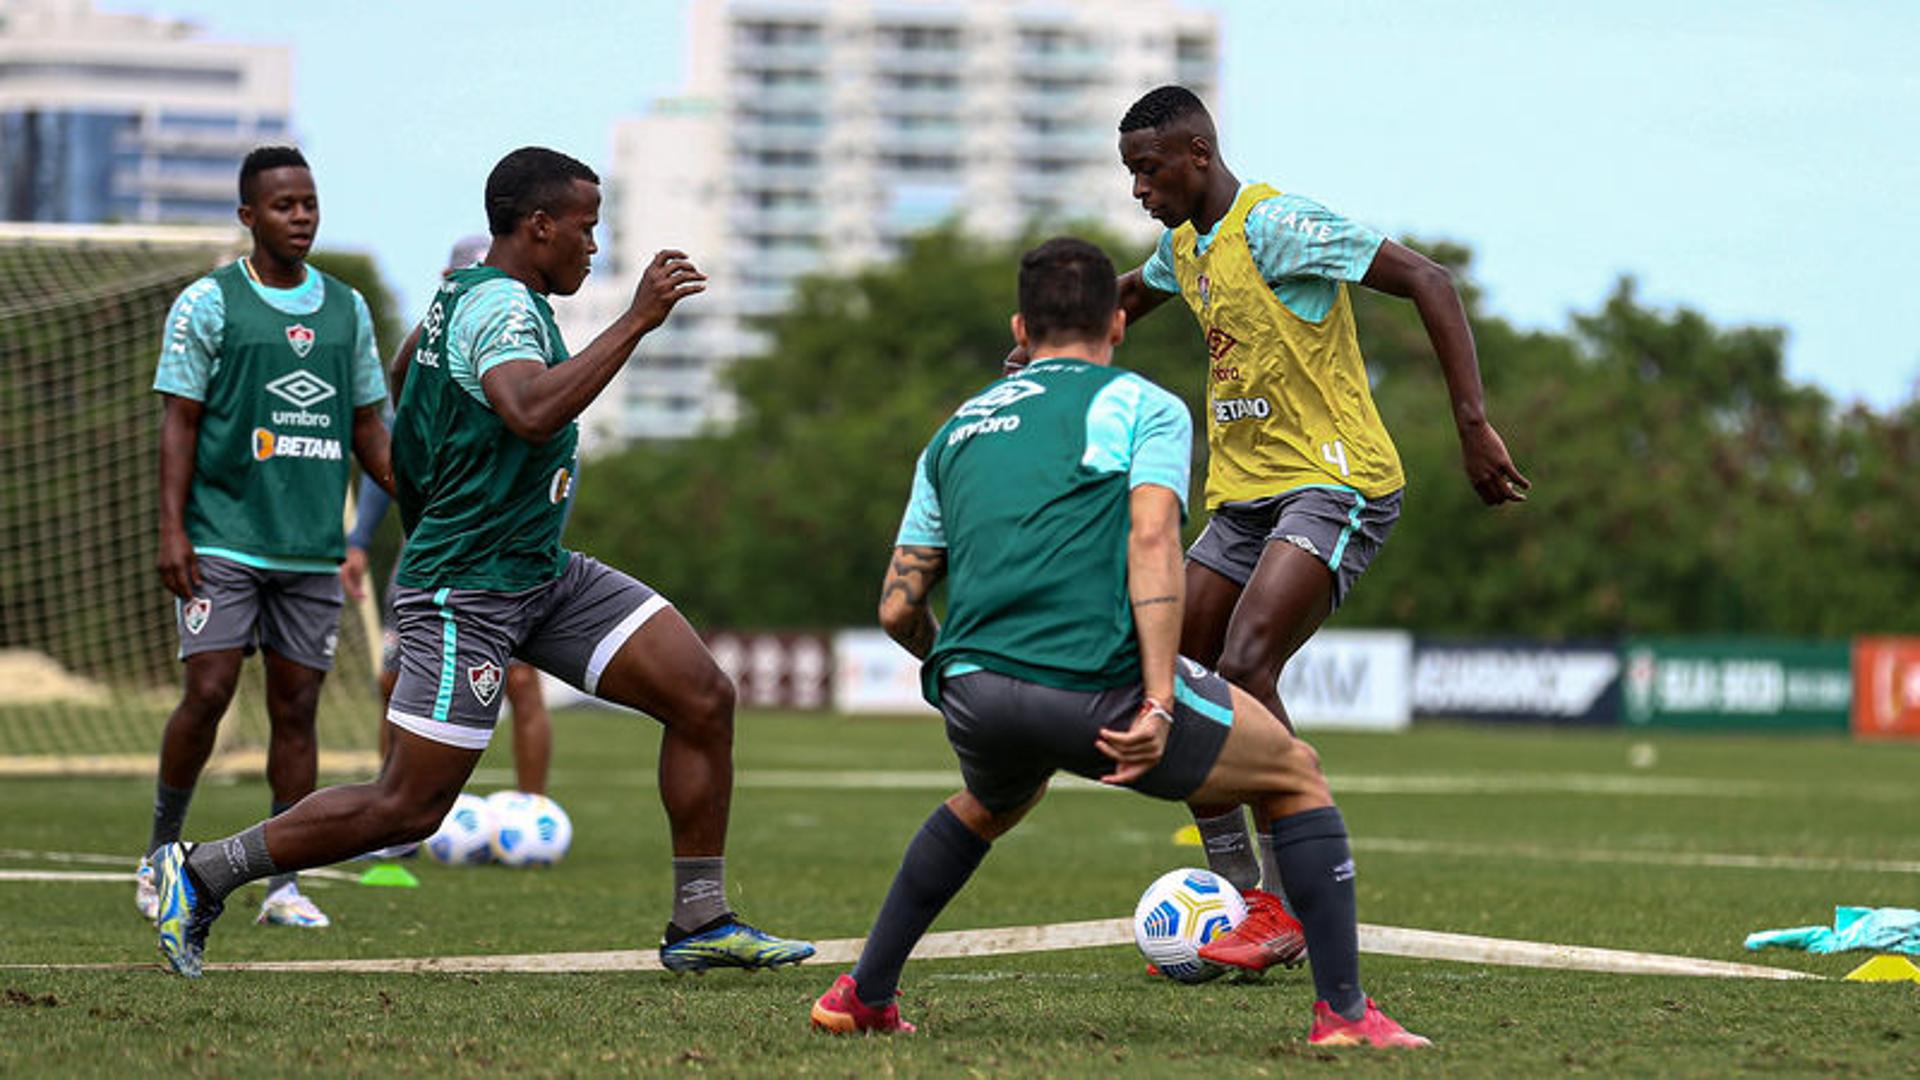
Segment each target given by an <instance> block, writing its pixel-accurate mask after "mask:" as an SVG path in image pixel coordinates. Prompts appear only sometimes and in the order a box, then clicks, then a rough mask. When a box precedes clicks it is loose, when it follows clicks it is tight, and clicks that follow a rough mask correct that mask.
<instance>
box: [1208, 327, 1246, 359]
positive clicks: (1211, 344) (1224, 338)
mask: <svg viewBox="0 0 1920 1080" xmlns="http://www.w3.org/2000/svg"><path fill="white" fill-rule="evenodd" d="M1238 344H1240V341H1239V339H1238V338H1236V337H1234V336H1233V335H1232V334H1229V333H1227V332H1226V331H1225V330H1222V329H1220V328H1219V327H1217V326H1216V327H1214V328H1213V329H1211V330H1208V331H1207V355H1208V356H1211V357H1212V358H1213V362H1214V363H1216V364H1217V363H1219V362H1220V361H1221V360H1222V359H1224V358H1225V357H1226V355H1227V354H1228V353H1230V352H1232V351H1233V347H1234V346H1235V345H1238Z"/></svg>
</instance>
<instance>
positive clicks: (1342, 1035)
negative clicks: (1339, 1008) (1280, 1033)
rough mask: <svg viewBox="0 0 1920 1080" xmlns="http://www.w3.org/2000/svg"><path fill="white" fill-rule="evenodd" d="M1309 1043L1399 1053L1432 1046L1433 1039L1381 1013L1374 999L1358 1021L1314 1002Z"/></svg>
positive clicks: (1324, 1003) (1368, 1003) (1368, 1001)
mask: <svg viewBox="0 0 1920 1080" xmlns="http://www.w3.org/2000/svg"><path fill="white" fill-rule="evenodd" d="M1307 1042H1308V1043H1309V1044H1311V1045H1313V1046H1377V1047H1382V1048H1388V1049H1400V1050H1417V1049H1419V1048H1421V1047H1426V1046H1432V1045H1433V1040H1432V1039H1429V1038H1427V1037H1425V1036H1423V1035H1415V1034H1414V1033H1413V1032H1411V1031H1408V1030H1407V1029H1406V1028H1403V1027H1401V1026H1400V1025H1399V1024H1398V1023H1396V1022H1395V1021H1394V1019H1393V1017H1391V1016H1388V1015H1387V1014H1386V1013H1383V1012H1381V1011H1380V1006H1378V1005H1375V1004H1374V1003H1373V999H1372V998H1368V999H1367V1011H1366V1014H1365V1015H1363V1016H1361V1017H1360V1019H1358V1020H1349V1019H1347V1018H1346V1017H1344V1016H1341V1015H1340V1014H1339V1013H1337V1012H1334V1011H1333V1008H1332V1007H1331V1006H1329V1005H1328V1004H1327V1003H1326V1002H1324V1001H1316V1002H1314V1003H1313V1030H1312V1031H1310V1032H1308V1033H1307Z"/></svg>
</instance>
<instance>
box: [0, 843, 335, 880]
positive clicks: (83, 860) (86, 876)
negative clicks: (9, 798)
mask: <svg viewBox="0 0 1920 1080" xmlns="http://www.w3.org/2000/svg"><path fill="white" fill-rule="evenodd" d="M0 859H10V860H15V861H19V862H48V863H54V864H55V865H78V866H121V867H127V869H126V870H124V871H123V872H121V873H90V872H86V871H71V872H69V876H67V877H49V876H45V875H46V874H48V873H51V871H37V870H0V881H132V880H133V869H132V867H131V866H130V865H129V862H128V859H127V857H126V856H125V855H108V854H104V853H101V852H94V851H28V850H26V849H25V848H0ZM135 861H137V860H135ZM28 875H40V876H28ZM300 876H301V877H303V878H313V879H314V880H316V881H343V882H347V883H349V884H357V883H358V882H359V881H360V875H359V874H355V873H352V872H350V871H346V870H335V869H332V868H331V867H324V866H323V867H318V868H316V869H313V870H302V871H300Z"/></svg>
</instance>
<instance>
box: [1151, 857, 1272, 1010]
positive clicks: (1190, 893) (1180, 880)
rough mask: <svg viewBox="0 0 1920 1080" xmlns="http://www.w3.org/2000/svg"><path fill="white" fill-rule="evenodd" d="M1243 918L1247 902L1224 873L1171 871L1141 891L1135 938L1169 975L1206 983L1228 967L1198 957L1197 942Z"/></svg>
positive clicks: (1222, 930) (1156, 963)
mask: <svg viewBox="0 0 1920 1080" xmlns="http://www.w3.org/2000/svg"><path fill="white" fill-rule="evenodd" d="M1246 917H1247V903H1246V901H1245V900H1242V899H1241V898H1240V891H1239V890H1238V889H1235V888H1234V887H1233V885H1232V884H1230V883H1229V882H1228V881H1227V880H1226V879H1225V878H1223V877H1221V876H1219V875H1218V874H1215V873H1213V872H1212V871H1209V870H1194V869H1185V870H1170V871H1168V872H1167V873H1165V874H1162V875H1160V879H1159V880H1158V881H1155V882H1154V883H1153V884H1151V885H1149V886H1147V891H1146V892H1144V893H1142V894H1141V895H1140V903H1139V904H1138V905H1137V906H1136V907H1135V908H1134V909H1133V940H1134V943H1135V944H1137V945H1139V946H1140V955H1142V956H1144V957H1146V958H1147V962H1148V963H1150V964H1152V965H1154V966H1155V967H1157V968H1159V969H1160V971H1161V973H1162V974H1164V975H1166V976H1167V977H1168V978H1170V979H1173V980H1175V981H1176V982H1183V983H1198V982H1206V981H1207V980H1208V979H1212V978H1216V977H1218V976H1219V975H1220V974H1221V972H1223V971H1225V970H1226V969H1225V968H1223V967H1221V966H1220V965H1218V964H1215V963H1212V962H1210V961H1207V960H1202V959H1200V951H1199V950H1200V946H1202V945H1205V944H1206V943H1208V942H1210V941H1212V940H1213V939H1214V938H1217V937H1219V936H1220V935H1222V934H1224V933H1226V932H1227V931H1229V930H1231V929H1233V928H1234V927H1236V926H1238V925H1240V920H1241V919H1244V918H1246Z"/></svg>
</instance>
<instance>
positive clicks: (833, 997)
mask: <svg viewBox="0 0 1920 1080" xmlns="http://www.w3.org/2000/svg"><path fill="white" fill-rule="evenodd" d="M813 1027H814V1029H815V1030H816V1031H827V1032H832V1033H833V1034H835V1035H854V1034H861V1033H865V1032H870V1031H877V1032H879V1033H881V1034H882V1035H911V1034H913V1033H914V1031H915V1030H916V1029H915V1028H914V1026H913V1025H912V1024H909V1023H907V1022H906V1021H905V1020H902V1019H900V1005H899V1003H898V1002H892V1001H889V1002H888V1003H887V1007H886V1008H884V1009H876V1008H874V1007H873V1006H871V1005H868V1004H867V1003H866V1002H864V1001H861V1000H860V997H859V995H858V994H856V993H854V985H853V976H852V975H842V976H840V977H839V978H837V979H835V980H833V985H832V986H830V987H828V988H827V992H826V993H824V994H821V995H820V999H819V1000H818V1001H815V1002H814V1003H813Z"/></svg>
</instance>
